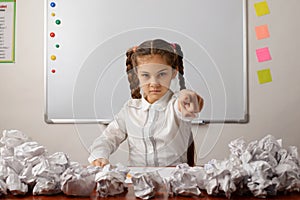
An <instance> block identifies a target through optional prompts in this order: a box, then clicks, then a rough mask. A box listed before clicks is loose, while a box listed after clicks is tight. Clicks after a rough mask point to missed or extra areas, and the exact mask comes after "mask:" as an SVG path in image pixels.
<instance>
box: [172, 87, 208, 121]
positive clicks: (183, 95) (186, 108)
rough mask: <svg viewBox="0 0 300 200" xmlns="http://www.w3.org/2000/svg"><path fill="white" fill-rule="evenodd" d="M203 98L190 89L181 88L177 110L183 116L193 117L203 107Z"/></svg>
mask: <svg viewBox="0 0 300 200" xmlns="http://www.w3.org/2000/svg"><path fill="white" fill-rule="evenodd" d="M203 104H204V100H203V99H202V97H201V96H199V95H198V94H197V93H196V92H194V91H192V90H187V89H184V90H181V91H180V92H179V97H178V110H179V112H180V113H181V114H182V116H183V117H187V118H195V117H196V116H197V113H199V112H200V111H201V110H202V108H203Z"/></svg>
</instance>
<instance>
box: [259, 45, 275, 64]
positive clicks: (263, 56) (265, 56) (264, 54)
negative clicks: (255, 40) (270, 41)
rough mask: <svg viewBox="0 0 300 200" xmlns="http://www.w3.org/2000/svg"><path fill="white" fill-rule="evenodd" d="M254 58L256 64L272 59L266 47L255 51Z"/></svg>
mask: <svg viewBox="0 0 300 200" xmlns="http://www.w3.org/2000/svg"><path fill="white" fill-rule="evenodd" d="M256 57H257V60H258V62H265V61H268V60H271V59H272V58H271V55H270V51H269V48H268V47H264V48H260V49H256Z"/></svg>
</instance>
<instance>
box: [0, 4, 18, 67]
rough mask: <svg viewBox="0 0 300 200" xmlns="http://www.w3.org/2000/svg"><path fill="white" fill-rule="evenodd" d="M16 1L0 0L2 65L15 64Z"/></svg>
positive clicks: (0, 58) (0, 60)
mask: <svg viewBox="0 0 300 200" xmlns="http://www.w3.org/2000/svg"><path fill="white" fill-rule="evenodd" d="M15 19H16V0H0V63H13V62H15Z"/></svg>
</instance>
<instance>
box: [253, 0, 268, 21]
mask: <svg viewBox="0 0 300 200" xmlns="http://www.w3.org/2000/svg"><path fill="white" fill-rule="evenodd" d="M254 8H255V11H256V15H257V16H258V17H260V16H263V15H267V14H270V10H269V6H268V3H267V2H266V1H262V2H258V3H255V4H254Z"/></svg>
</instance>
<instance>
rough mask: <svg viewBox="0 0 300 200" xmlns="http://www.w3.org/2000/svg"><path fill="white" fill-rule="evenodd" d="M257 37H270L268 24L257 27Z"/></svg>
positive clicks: (259, 38)
mask: <svg viewBox="0 0 300 200" xmlns="http://www.w3.org/2000/svg"><path fill="white" fill-rule="evenodd" d="M255 32H256V39H258V40H261V39H265V38H268V37H270V33H269V28H268V25H267V24H265V25H261V26H256V27H255Z"/></svg>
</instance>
